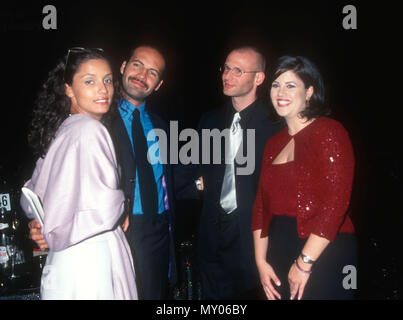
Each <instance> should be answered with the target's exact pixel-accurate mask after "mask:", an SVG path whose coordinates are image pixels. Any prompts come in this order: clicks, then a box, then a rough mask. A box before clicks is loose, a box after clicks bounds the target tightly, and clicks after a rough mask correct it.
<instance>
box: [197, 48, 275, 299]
mask: <svg viewBox="0 0 403 320" xmlns="http://www.w3.org/2000/svg"><path fill="white" fill-rule="evenodd" d="M221 72H222V82H223V93H224V95H226V96H228V97H230V98H231V99H230V101H229V102H228V104H226V105H225V106H224V107H221V108H219V109H216V110H213V111H211V112H208V113H207V114H205V115H204V116H203V117H202V119H201V121H200V123H199V129H200V131H201V130H202V129H210V130H212V129H215V128H218V129H219V130H220V131H222V130H224V129H228V128H231V130H230V132H231V133H232V134H230V136H229V139H230V146H231V147H230V149H229V150H230V151H227V153H225V152H226V151H225V149H223V148H222V152H221V159H224V154H225V156H227V155H228V152H230V153H231V152H232V155H233V156H234V155H235V154H236V153H237V152H238V151H239V148H241V146H242V150H241V152H242V151H243V154H244V155H246V154H247V150H248V146H247V144H248V142H250V141H249V139H247V138H246V137H247V130H248V129H249V130H250V129H253V130H254V131H255V140H254V141H253V143H254V148H252V150H253V149H254V153H253V154H248V155H247V158H248V159H251V158H250V157H254V160H255V170H254V171H253V172H252V173H251V174H247V175H240V174H237V169H239V164H237V162H236V159H234V160H230V162H231V163H228V161H226V162H225V163H223V161H222V163H221V164H213V157H214V154H213V151H214V150H213V146H211V150H210V156H211V158H210V162H209V164H202V165H201V166H200V167H199V168H200V172H199V173H200V176H201V177H202V181H203V188H204V197H203V209H202V214H201V218H200V224H199V244H198V257H199V263H200V274H201V284H202V294H203V298H204V299H217V300H219V299H259V298H260V297H262V298H263V297H264V295H261V292H262V291H260V289H259V288H260V282H259V276H258V272H257V267H256V265H255V260H254V250H253V238H252V232H251V217H252V208H253V204H254V200H255V195H256V190H257V186H258V180H259V172H260V167H261V160H262V156H263V149H264V146H265V144H266V141H267V139H268V138H269V137H270V136H272V135H273V134H274V133H275V132H277V130H278V129H279V128H278V127H277V126H275V125H274V124H272V123H271V121H270V120H269V118H268V117H269V109H268V108H269V107H268V106H267V105H266V104H265V103H264V102H262V101H261V100H259V99H258V98H257V92H256V91H257V89H258V87H259V86H261V85H262V83H263V82H264V79H265V59H264V57H263V55H262V54H261V53H260V52H259V51H258V50H257V49H256V48H253V47H240V48H237V49H234V50H232V51H231V52H230V53H229V55H228V56H227V58H226V61H225V63H224V65H223V67H222V68H221ZM239 129H242V130H239ZM242 141H243V143H242ZM249 147H251V146H249ZM231 149H232V150H231ZM204 163H205V162H204Z"/></svg>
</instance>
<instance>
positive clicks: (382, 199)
mask: <svg viewBox="0 0 403 320" xmlns="http://www.w3.org/2000/svg"><path fill="white" fill-rule="evenodd" d="M168 3H171V2H169V1H166V2H165V3H164V4H159V3H157V2H154V1H150V3H147V2H138V1H110V2H109V4H105V3H104V2H95V1H92V2H89V1H88V2H86V1H75V2H72V1H70V2H66V1H64V2H60V1H54V2H52V1H47V2H44V1H36V2H35V3H33V4H24V5H21V4H19V3H18V2H16V3H15V4H7V5H5V4H2V8H1V9H0V12H1V14H0V36H1V42H2V48H1V60H0V61H1V71H2V77H1V80H0V81H1V85H0V88H1V91H0V92H1V113H0V117H1V118H0V120H1V121H0V137H1V140H0V141H1V145H0V146H1V148H0V178H1V179H0V181H1V183H2V188H3V189H7V188H14V189H15V190H17V189H18V188H19V187H20V186H21V184H22V183H23V181H24V180H25V179H27V178H29V177H30V175H31V173H32V169H33V166H34V161H35V159H34V158H33V157H32V155H31V153H30V150H29V149H28V147H27V144H26V136H27V128H28V124H29V121H30V117H31V110H32V106H33V101H34V99H35V96H36V93H37V92H38V89H39V88H40V85H41V84H42V83H43V81H44V80H45V79H46V77H47V73H48V71H49V70H50V69H51V68H53V67H54V66H55V64H56V62H57V60H58V59H59V58H61V57H62V56H63V55H65V54H66V52H67V48H69V47H73V46H84V47H102V48H104V49H105V51H106V52H107V53H108V54H109V56H110V58H111V60H112V63H113V66H114V69H115V71H116V76H118V73H117V72H118V68H119V66H120V64H121V62H122V60H123V58H124V57H126V55H127V50H128V49H129V47H130V46H131V44H132V43H134V42H135V41H138V40H141V39H150V38H152V39H155V40H157V41H159V42H160V43H161V45H162V47H163V49H164V51H165V55H166V57H167V63H168V70H167V74H166V78H165V83H164V85H163V86H162V87H161V89H160V91H159V92H158V93H157V94H155V95H154V97H152V98H150V100H149V105H150V107H152V108H154V109H155V111H157V112H158V113H160V114H161V115H162V116H163V117H165V118H166V119H167V120H178V121H179V125H180V129H181V128H187V127H195V126H196V125H197V122H198V120H199V118H200V116H201V115H202V114H203V113H204V112H205V111H207V110H210V109H211V108H213V107H217V106H219V105H220V104H221V103H222V102H223V101H224V100H223V96H222V94H221V89H222V87H221V82H220V75H219V73H218V68H219V66H220V64H221V63H222V62H223V61H224V59H225V56H226V54H227V50H228V49H229V48H231V47H232V46H234V45H237V44H241V43H248V44H252V45H257V46H258V47H260V48H262V50H263V51H264V52H265V55H266V56H267V57H268V64H269V66H270V64H271V63H272V61H273V59H274V58H275V57H276V56H279V55H282V54H296V55H305V56H307V57H308V58H310V59H311V60H312V61H314V62H315V63H316V64H317V65H318V66H319V68H320V70H321V71H322V73H323V76H324V78H325V84H326V89H327V97H328V100H329V103H330V104H331V105H332V108H333V115H332V117H334V118H335V119H338V120H340V121H341V122H342V123H343V125H344V126H345V127H346V129H347V130H348V131H349V133H350V136H351V139H352V142H353V146H354V150H355V156H356V177H355V183H354V190H353V195H352V202H351V203H352V204H351V206H352V209H353V210H352V212H353V215H352V217H353V220H354V222H355V225H356V228H357V234H358V236H359V241H360V266H359V269H358V281H359V282H358V290H357V293H358V297H359V298H362V299H402V296H403V292H402V287H403V285H402V283H403V276H402V274H403V272H402V270H403V267H402V266H403V262H402V250H401V240H400V238H401V232H402V230H403V229H402V227H403V218H402V209H403V183H402V180H403V172H402V171H403V168H402V161H401V160H400V153H401V152H400V151H401V138H402V134H401V118H402V110H401V108H402V103H401V90H399V85H398V84H399V82H401V80H399V79H398V75H399V76H401V72H400V73H398V71H397V70H401V59H400V60H399V59H398V58H400V56H401V54H400V53H399V52H398V51H397V48H398V44H399V43H400V42H401V36H402V33H401V28H398V21H399V20H398V18H397V8H396V6H394V5H392V2H391V3H388V2H387V1H382V3H381V4H380V3H378V2H373V1H362V2H358V1H326V2H325V1H304V2H303V1H298V2H297V1H265V2H257V1H239V2H236V3H235V2H232V3H231V2H228V3H226V2H218V1H216V2H215V3H214V2H204V1H195V2H188V3H189V4H188V5H179V4H171V5H168ZM218 3H219V6H218V5H217V4H218ZM47 4H52V5H54V6H55V7H56V9H57V30H44V29H43V27H42V20H43V18H44V17H45V16H46V14H43V13H42V8H43V7H44V6H45V5H47ZM349 4H352V5H355V7H356V9H357V21H358V29H357V30H345V29H343V27H342V21H343V18H344V16H345V15H344V14H343V13H342V9H343V7H344V6H345V5H349ZM266 84H267V81H266ZM265 92H266V91H263V93H264V95H263V98H265V99H267V95H266V94H265ZM3 192H4V191H3ZM178 205H179V208H180V210H179V212H178V220H179V221H178V227H177V230H178V234H177V239H178V242H179V243H180V242H181V241H184V240H187V239H191V238H192V237H193V236H194V233H195V226H196V225H197V215H198V204H197V203H191V202H182V203H179V204H178Z"/></svg>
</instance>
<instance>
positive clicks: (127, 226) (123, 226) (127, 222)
mask: <svg viewBox="0 0 403 320" xmlns="http://www.w3.org/2000/svg"><path fill="white" fill-rule="evenodd" d="M129 224H130V223H129V215H128V214H127V215H126V218H125V221H123V224H122V229H123V232H126V231H127V229H128V228H129Z"/></svg>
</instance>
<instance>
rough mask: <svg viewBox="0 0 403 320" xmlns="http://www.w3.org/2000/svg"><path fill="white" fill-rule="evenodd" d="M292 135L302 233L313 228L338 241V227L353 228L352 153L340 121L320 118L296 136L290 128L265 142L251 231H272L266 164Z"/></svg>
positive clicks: (308, 232) (265, 234) (270, 161)
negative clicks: (350, 206)
mask: <svg viewBox="0 0 403 320" xmlns="http://www.w3.org/2000/svg"><path fill="white" fill-rule="evenodd" d="M292 138H294V142H295V149H294V161H295V164H294V165H295V174H296V182H297V199H296V208H297V214H296V217H297V230H298V235H299V237H300V238H306V237H308V236H309V235H310V234H311V233H314V234H316V235H318V236H320V237H324V238H326V239H328V240H330V241H334V240H335V238H336V237H337V234H338V233H339V232H348V233H353V232H354V227H353V224H352V222H351V219H350V217H349V215H348V213H347V211H348V208H349V203H350V195H351V189H352V183H353V176H354V154H353V149H352V146H351V142H350V139H349V136H348V133H347V131H346V130H345V129H344V127H343V126H342V125H341V124H340V123H339V122H337V121H336V120H333V119H330V118H327V117H320V118H318V119H316V120H315V121H313V122H312V123H311V124H310V125H308V126H306V127H305V128H303V129H302V130H300V131H299V132H298V133H297V134H295V135H294V136H290V135H289V134H288V128H287V127H286V128H285V129H283V130H282V131H280V132H279V133H277V134H276V135H275V136H273V137H272V138H270V139H269V140H268V142H267V143H266V147H265V150H264V155H263V162H262V169H261V173H260V180H259V187H258V191H257V194H256V200H255V204H254V208H253V216H252V231H254V230H260V229H261V230H262V232H261V237H266V236H267V235H268V230H269V225H270V221H271V219H272V218H273V213H272V212H269V211H268V208H269V205H268V203H269V201H270V199H269V198H268V197H267V195H265V193H264V188H262V185H263V184H265V183H270V181H264V180H265V179H262V177H264V176H265V168H267V167H268V165H269V164H271V163H272V162H273V160H274V159H275V157H276V156H277V155H278V154H279V153H280V151H281V150H282V149H283V148H284V147H285V146H286V145H287V143H288V142H289V141H290V140H291V139H292Z"/></svg>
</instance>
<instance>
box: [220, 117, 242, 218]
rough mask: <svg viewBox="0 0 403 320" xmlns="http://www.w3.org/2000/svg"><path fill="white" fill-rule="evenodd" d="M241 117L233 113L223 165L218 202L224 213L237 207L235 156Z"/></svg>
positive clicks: (239, 138) (240, 139)
mask: <svg viewBox="0 0 403 320" xmlns="http://www.w3.org/2000/svg"><path fill="white" fill-rule="evenodd" d="M240 120H241V117H240V115H239V112H237V113H235V114H234V119H233V120H232V124H231V129H230V134H229V151H228V154H227V157H226V159H227V161H226V166H225V173H224V181H223V184H222V189H221V198H220V204H221V207H222V208H223V209H224V211H225V212H226V213H228V214H229V213H231V212H232V211H234V210H235V209H236V208H237V203H236V189H235V164H234V160H235V156H236V154H237V152H238V149H239V146H240V145H241V142H242V129H241V126H240V124H239V121H240Z"/></svg>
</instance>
